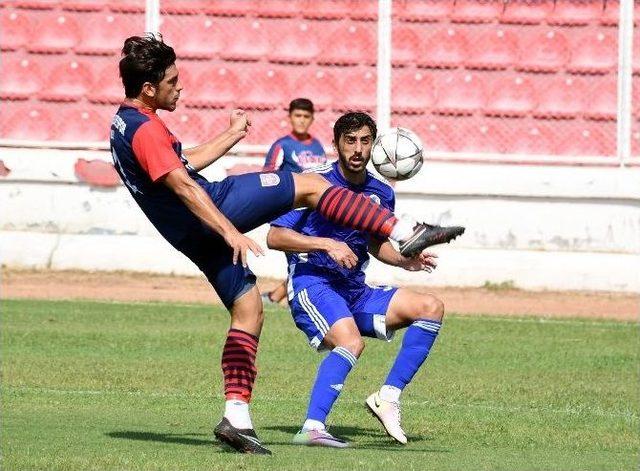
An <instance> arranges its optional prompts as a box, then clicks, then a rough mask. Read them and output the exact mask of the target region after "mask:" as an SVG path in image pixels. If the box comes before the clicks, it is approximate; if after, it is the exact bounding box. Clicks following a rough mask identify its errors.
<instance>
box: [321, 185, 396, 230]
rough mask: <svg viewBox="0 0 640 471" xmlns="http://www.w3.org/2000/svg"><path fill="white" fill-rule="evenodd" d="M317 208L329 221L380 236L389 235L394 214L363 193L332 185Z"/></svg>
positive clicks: (394, 220)
mask: <svg viewBox="0 0 640 471" xmlns="http://www.w3.org/2000/svg"><path fill="white" fill-rule="evenodd" d="M316 210H317V211H318V212H319V213H320V214H322V216H323V217H325V218H326V219H328V220H329V221H332V222H335V223H336V224H340V225H342V226H347V227H351V228H353V229H358V230H360V231H365V232H368V233H370V234H375V235H377V236H380V237H389V236H390V235H391V231H392V230H393V226H394V225H395V223H396V222H397V219H396V217H395V216H394V214H393V213H392V212H391V211H389V210H388V209H387V208H384V207H383V206H381V205H379V204H378V203H375V202H374V201H372V200H371V198H369V197H367V196H366V195H363V194H361V193H354V192H353V191H350V190H347V189H346V188H342V187H337V186H332V187H331V188H329V189H328V190H327V191H325V192H324V194H323V195H322V196H321V197H320V200H319V201H318V206H317V207H316Z"/></svg>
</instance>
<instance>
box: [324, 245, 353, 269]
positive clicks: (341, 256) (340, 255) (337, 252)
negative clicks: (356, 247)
mask: <svg viewBox="0 0 640 471" xmlns="http://www.w3.org/2000/svg"><path fill="white" fill-rule="evenodd" d="M326 252H327V255H329V257H331V259H332V260H333V261H334V262H336V263H337V264H338V265H340V266H341V267H344V268H348V269H349V270H351V269H352V268H355V266H356V265H357V263H358V257H357V256H356V254H355V253H353V250H351V248H350V247H349V246H348V245H347V244H345V243H344V242H339V241H337V240H334V239H327V248H326Z"/></svg>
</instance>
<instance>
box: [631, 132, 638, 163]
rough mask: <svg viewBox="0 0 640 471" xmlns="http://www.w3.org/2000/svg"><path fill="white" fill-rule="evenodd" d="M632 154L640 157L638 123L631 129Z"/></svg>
mask: <svg viewBox="0 0 640 471" xmlns="http://www.w3.org/2000/svg"><path fill="white" fill-rule="evenodd" d="M631 155H632V156H634V157H640V127H638V125H637V124H634V127H633V128H632V129H631Z"/></svg>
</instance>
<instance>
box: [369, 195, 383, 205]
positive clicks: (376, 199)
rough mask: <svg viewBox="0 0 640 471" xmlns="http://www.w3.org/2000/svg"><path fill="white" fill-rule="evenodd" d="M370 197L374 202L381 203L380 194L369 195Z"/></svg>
mask: <svg viewBox="0 0 640 471" xmlns="http://www.w3.org/2000/svg"><path fill="white" fill-rule="evenodd" d="M369 198H371V201H373V202H374V203H377V204H380V197H379V196H378V195H369Z"/></svg>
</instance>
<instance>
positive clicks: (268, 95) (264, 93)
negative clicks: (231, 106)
mask: <svg viewBox="0 0 640 471" xmlns="http://www.w3.org/2000/svg"><path fill="white" fill-rule="evenodd" d="M289 94H290V89H289V84H288V79H287V75H286V74H285V73H284V72H281V71H278V70H276V69H271V68H269V69H262V70H257V71H255V72H254V73H253V74H251V76H250V77H247V79H246V80H245V82H244V83H243V84H242V86H241V93H240V96H239V98H238V102H239V104H240V107H242V108H251V109H256V110H272V109H275V108H285V107H286V106H287V105H288V104H289V101H291V100H290V99H289V96H290V95H289Z"/></svg>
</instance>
